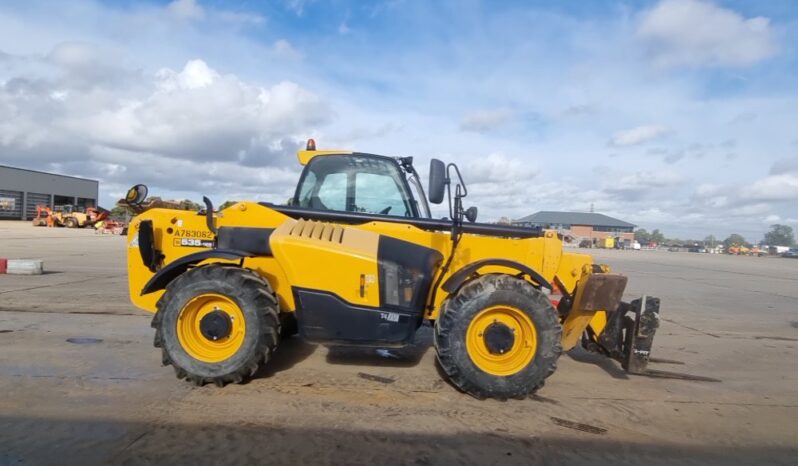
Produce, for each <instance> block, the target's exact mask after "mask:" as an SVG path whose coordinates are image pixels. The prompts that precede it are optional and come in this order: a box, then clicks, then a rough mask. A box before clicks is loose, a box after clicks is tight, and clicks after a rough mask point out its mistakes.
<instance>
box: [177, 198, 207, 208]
mask: <svg viewBox="0 0 798 466" xmlns="http://www.w3.org/2000/svg"><path fill="white" fill-rule="evenodd" d="M178 204H179V206H180V207H179V208H180V209H182V210H200V209H202V206H201V205H199V204H197V203H196V202H194V201H192V200H190V199H183V200H182V201H180V202H179V203H178Z"/></svg>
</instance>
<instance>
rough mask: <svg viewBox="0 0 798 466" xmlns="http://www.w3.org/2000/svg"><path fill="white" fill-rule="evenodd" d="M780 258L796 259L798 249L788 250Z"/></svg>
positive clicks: (797, 257)
mask: <svg viewBox="0 0 798 466" xmlns="http://www.w3.org/2000/svg"><path fill="white" fill-rule="evenodd" d="M781 257H791V258H793V259H798V248H790V249H789V250H788V251H787V252H784V253H782V254H781Z"/></svg>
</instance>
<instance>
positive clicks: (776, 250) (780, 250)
mask: <svg viewBox="0 0 798 466" xmlns="http://www.w3.org/2000/svg"><path fill="white" fill-rule="evenodd" d="M789 250H790V247H789V246H770V247H768V253H769V254H772V255H774V256H775V255H781V254H784V253H785V252H787V251H789Z"/></svg>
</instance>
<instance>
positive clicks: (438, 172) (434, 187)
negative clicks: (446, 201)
mask: <svg viewBox="0 0 798 466" xmlns="http://www.w3.org/2000/svg"><path fill="white" fill-rule="evenodd" d="M445 190H446V164H444V163H443V162H441V161H440V160H438V159H432V160H430V162H429V192H428V196H429V201H430V202H431V203H433V204H440V203H441V202H443V195H444V193H445Z"/></svg>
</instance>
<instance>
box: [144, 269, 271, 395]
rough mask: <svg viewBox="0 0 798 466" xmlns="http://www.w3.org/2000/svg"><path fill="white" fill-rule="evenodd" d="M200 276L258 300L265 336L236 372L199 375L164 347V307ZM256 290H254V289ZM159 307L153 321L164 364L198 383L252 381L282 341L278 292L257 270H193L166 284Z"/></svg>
mask: <svg viewBox="0 0 798 466" xmlns="http://www.w3.org/2000/svg"><path fill="white" fill-rule="evenodd" d="M197 279H202V280H220V281H225V282H228V283H234V284H235V286H236V287H237V288H239V289H242V290H248V292H250V293H253V295H252V298H253V299H254V302H255V303H256V307H257V309H258V312H260V313H261V319H260V322H261V334H262V335H263V337H264V338H260V339H259V343H258V346H257V348H256V350H255V351H253V352H252V354H251V355H250V356H249V358H248V359H247V361H246V362H245V363H244V364H242V365H241V367H240V368H239V369H238V370H236V371H234V372H231V373H228V374H224V375H221V376H217V377H203V376H200V375H197V374H191V373H189V372H188V371H186V370H185V369H184V368H182V367H179V366H178V365H177V364H176V363H175V361H174V360H173V359H172V358H171V357H170V356H169V353H168V352H167V350H166V348H165V347H164V346H165V345H164V344H163V335H162V332H161V324H162V317H163V312H162V310H163V309H165V308H166V306H167V304H168V302H169V299H170V297H171V296H172V295H173V294H174V291H175V290H178V289H180V288H181V287H182V286H185V285H186V284H188V283H189V282H191V281H194V280H197ZM252 290H254V292H253V291H252ZM156 308H157V311H156V312H155V315H154V316H153V319H152V323H151V326H152V328H154V329H155V337H154V339H153V345H154V346H155V347H156V348H161V362H162V364H163V365H164V366H168V365H171V366H173V367H174V370H175V375H176V376H177V378H178V379H188V380H189V381H190V382H193V383H194V384H195V385H198V386H202V385H205V384H206V383H213V384H215V385H217V386H219V387H223V386H225V385H226V384H228V383H239V384H240V383H243V382H245V381H247V380H249V379H250V378H252V377H253V376H254V375H255V374H256V373H257V372H258V370H259V369H260V367H261V366H262V365H264V364H266V363H267V362H268V361H269V359H270V357H271V355H272V354H273V353H274V351H275V350H276V349H277V344H278V343H279V335H280V318H279V311H278V304H277V298H276V296H275V293H274V291H273V290H272V287H271V285H270V284H269V282H268V281H267V280H265V279H263V278H262V277H260V276H259V275H257V274H256V273H255V272H253V271H251V270H248V269H244V268H241V267H235V266H224V265H215V264H212V265H206V266H202V267H197V268H194V269H191V270H189V271H188V272H186V273H183V274H181V275H180V276H178V277H177V278H176V279H174V280H172V281H171V282H170V283H169V284H168V285H167V286H166V292H165V293H164V294H163V296H161V298H160V299H159V300H158V303H157V304H156Z"/></svg>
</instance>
